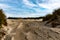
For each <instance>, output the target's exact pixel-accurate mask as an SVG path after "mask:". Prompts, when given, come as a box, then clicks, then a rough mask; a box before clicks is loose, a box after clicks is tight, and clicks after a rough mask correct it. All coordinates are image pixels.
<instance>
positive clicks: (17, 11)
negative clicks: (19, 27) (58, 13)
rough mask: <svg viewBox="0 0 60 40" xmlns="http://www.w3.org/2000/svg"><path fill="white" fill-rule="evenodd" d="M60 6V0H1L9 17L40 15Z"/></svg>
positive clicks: (0, 6) (0, 2) (1, 4)
mask: <svg viewBox="0 0 60 40" xmlns="http://www.w3.org/2000/svg"><path fill="white" fill-rule="evenodd" d="M57 8H60V0H0V9H3V10H4V12H5V14H6V16H7V17H40V16H44V15H46V14H48V13H52V11H53V10H54V9H57Z"/></svg>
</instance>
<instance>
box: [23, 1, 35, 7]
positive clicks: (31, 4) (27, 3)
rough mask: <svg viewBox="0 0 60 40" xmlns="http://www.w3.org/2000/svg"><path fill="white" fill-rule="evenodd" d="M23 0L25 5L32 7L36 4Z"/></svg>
mask: <svg viewBox="0 0 60 40" xmlns="http://www.w3.org/2000/svg"><path fill="white" fill-rule="evenodd" d="M23 2H24V4H25V5H27V6H30V7H34V6H36V5H35V4H33V3H31V2H29V1H28V0H23Z"/></svg>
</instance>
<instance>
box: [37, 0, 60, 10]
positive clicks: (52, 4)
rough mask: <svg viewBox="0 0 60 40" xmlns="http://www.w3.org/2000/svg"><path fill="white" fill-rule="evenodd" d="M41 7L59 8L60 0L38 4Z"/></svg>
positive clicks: (50, 0)
mask: <svg viewBox="0 0 60 40" xmlns="http://www.w3.org/2000/svg"><path fill="white" fill-rule="evenodd" d="M38 5H39V6H40V7H43V8H46V9H52V10H53V9H57V8H60V0H49V3H42V4H38Z"/></svg>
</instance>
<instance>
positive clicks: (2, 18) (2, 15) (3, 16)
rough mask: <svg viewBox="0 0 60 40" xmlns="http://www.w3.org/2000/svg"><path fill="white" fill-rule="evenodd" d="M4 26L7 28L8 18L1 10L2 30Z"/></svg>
mask: <svg viewBox="0 0 60 40" xmlns="http://www.w3.org/2000/svg"><path fill="white" fill-rule="evenodd" d="M2 25H5V26H7V21H6V16H5V14H4V12H3V10H2V9H0V28H2Z"/></svg>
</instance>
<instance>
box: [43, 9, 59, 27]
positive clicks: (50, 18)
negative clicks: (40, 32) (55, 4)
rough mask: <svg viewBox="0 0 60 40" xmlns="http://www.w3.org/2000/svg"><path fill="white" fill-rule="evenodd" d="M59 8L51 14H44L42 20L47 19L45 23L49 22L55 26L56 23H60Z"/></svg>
mask: <svg viewBox="0 0 60 40" xmlns="http://www.w3.org/2000/svg"><path fill="white" fill-rule="evenodd" d="M59 17H60V9H57V10H54V11H53V13H52V15H50V14H48V15H46V16H45V18H44V19H43V21H47V22H46V24H49V23H51V25H52V27H56V26H57V25H60V23H59V22H60V20H59Z"/></svg>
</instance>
